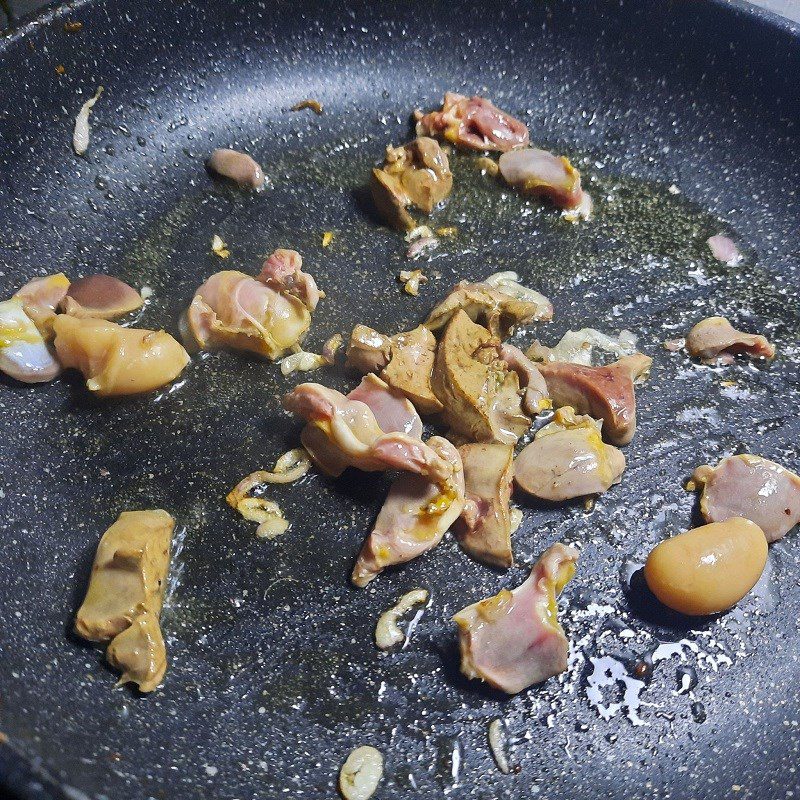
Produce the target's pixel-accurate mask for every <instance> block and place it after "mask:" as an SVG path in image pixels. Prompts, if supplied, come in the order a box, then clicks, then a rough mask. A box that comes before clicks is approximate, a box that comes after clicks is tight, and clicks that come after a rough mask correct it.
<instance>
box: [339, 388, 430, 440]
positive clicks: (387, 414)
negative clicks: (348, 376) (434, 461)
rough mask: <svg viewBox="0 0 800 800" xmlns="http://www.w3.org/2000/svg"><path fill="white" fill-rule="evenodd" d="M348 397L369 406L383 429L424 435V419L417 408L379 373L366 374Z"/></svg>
mask: <svg viewBox="0 0 800 800" xmlns="http://www.w3.org/2000/svg"><path fill="white" fill-rule="evenodd" d="M347 399H348V400H356V401H358V402H361V403H364V405H366V406H368V407H369V409H370V411H372V413H373V414H374V415H375V421H376V422H377V423H378V425H380V428H381V430H383V431H387V432H389V431H400V432H402V433H407V434H408V435H409V436H415V437H417V438H418V439H419V438H421V437H422V420H421V419H420V418H419V414H417V410H416V409H415V408H414V406H413V405H412V404H411V402H410V401H409V400H408V399H407V398H406V396H405V395H404V394H403V393H402V392H401V391H398V390H397V389H394V388H392V387H391V386H389V384H388V383H386V381H383V380H381V379H380V378H379V377H378V376H377V375H375V374H373V373H369V374H367V375H365V376H364V377H363V378H362V379H361V383H359V384H358V386H356V388H355V389H353V390H352V391H351V392H349V393H348V395H347Z"/></svg>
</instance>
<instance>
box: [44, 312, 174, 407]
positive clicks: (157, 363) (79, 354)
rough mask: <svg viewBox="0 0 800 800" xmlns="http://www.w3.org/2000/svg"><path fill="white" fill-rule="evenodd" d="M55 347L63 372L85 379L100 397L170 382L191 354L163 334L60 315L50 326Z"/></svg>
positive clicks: (139, 392) (154, 387)
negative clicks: (69, 371)
mask: <svg viewBox="0 0 800 800" xmlns="http://www.w3.org/2000/svg"><path fill="white" fill-rule="evenodd" d="M53 331H54V332H55V341H54V345H55V349H56V353H57V354H58V358H59V360H60V362H61V364H62V366H63V367H64V369H70V368H74V369H77V370H79V371H80V372H82V373H83V376H84V378H86V388H87V389H89V391H90V392H92V393H93V394H96V395H97V396H98V397H118V396H122V395H131V394H141V393H143V392H149V391H152V390H153V389H158V388H159V387H161V386H165V385H166V384H168V383H171V382H172V381H174V380H175V379H176V378H177V377H178V375H180V374H181V372H183V370H184V368H185V367H186V365H187V364H188V363H189V354H188V353H187V352H186V350H184V349H183V347H181V345H180V344H179V343H178V342H177V341H176V340H175V339H173V337H172V336H170V335H169V334H168V333H167V332H166V331H150V330H145V329H142V328H123V327H122V326H121V325H117V324H116V323H114V322H107V321H106V320H102V319H90V318H86V319H78V318H77V317H72V316H69V315H68V314H59V315H58V316H57V317H56V318H55V321H54V322H53Z"/></svg>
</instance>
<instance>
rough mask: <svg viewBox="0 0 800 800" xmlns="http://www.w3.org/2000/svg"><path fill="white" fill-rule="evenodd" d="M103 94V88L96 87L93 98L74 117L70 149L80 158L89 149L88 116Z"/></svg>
mask: <svg viewBox="0 0 800 800" xmlns="http://www.w3.org/2000/svg"><path fill="white" fill-rule="evenodd" d="M101 94H103V87H102V86H98V87H97V91H96V92H95V93H94V97H90V98H89V99H88V100H87V101H86V102H85V103H84V104H83V105H82V106H81V110H80V111H79V112H78V116H77V117H75V128H74V130H73V131H72V149H73V150H74V151H75V154H76V155H79V156H82V155H83V154H84V153H85V152H86V151H87V150H88V149H89V114H90V113H91V112H92V109H93V108H94V104H95V103H96V102H97V101H98V99H99V98H100V95H101Z"/></svg>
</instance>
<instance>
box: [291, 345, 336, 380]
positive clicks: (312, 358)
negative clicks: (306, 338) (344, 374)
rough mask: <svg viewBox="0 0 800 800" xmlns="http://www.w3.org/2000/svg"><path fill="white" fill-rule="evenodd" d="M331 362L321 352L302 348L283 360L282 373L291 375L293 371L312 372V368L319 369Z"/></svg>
mask: <svg viewBox="0 0 800 800" xmlns="http://www.w3.org/2000/svg"><path fill="white" fill-rule="evenodd" d="M330 363H331V362H330V361H328V359H327V358H325V356H321V355H319V353H307V352H306V351H305V350H300V352H298V353H292V354H291V355H290V356H286V358H284V359H282V360H281V373H282V374H284V375H291V374H292V373H293V372H310V371H311V370H312V369H319V368H320V367H324V366H326V365H328V364H330Z"/></svg>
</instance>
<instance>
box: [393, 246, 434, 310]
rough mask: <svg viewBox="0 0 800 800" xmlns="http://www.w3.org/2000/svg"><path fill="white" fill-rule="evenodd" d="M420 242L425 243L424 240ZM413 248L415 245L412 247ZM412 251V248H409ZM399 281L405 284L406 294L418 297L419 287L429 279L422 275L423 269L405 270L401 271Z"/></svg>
mask: <svg viewBox="0 0 800 800" xmlns="http://www.w3.org/2000/svg"><path fill="white" fill-rule="evenodd" d="M419 241H420V242H423V241H425V240H424V239H420V240H419ZM412 247H413V245H412ZM409 249H410V248H409ZM399 280H400V282H401V283H402V284H403V290H404V291H405V293H406V294H410V295H412V296H413V297H416V296H417V295H418V294H419V285H420V284H421V283H427V282H428V278H427V277H426V276H425V275H423V274H422V270H421V269H415V270H407V269H403V270H400V275H399Z"/></svg>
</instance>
